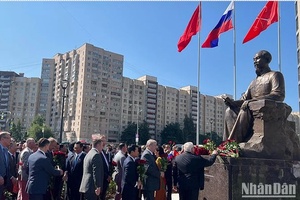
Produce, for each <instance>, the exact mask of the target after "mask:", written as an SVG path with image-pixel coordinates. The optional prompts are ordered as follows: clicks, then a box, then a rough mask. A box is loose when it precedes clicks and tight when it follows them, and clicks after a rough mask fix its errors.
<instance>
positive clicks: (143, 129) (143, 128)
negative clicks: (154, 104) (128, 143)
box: [139, 120, 150, 145]
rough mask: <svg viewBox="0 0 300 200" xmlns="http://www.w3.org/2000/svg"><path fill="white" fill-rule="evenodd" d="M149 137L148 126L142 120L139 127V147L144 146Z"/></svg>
mask: <svg viewBox="0 0 300 200" xmlns="http://www.w3.org/2000/svg"><path fill="white" fill-rule="evenodd" d="M149 137H150V134H149V125H148V123H147V122H146V121H145V120H144V121H143V123H141V124H140V125H139V145H143V144H146V143H147V140H149Z"/></svg>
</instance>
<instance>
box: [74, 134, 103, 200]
mask: <svg viewBox="0 0 300 200" xmlns="http://www.w3.org/2000/svg"><path fill="white" fill-rule="evenodd" d="M92 145H93V148H92V149H91V150H90V151H89V152H88V154H87V155H86V156H85V158H84V160H83V176H82V180H81V184H80V189H79V192H81V193H83V198H82V199H85V200H96V199H97V198H98V196H99V195H100V192H101V190H102V187H103V165H104V164H103V161H102V159H101V155H100V152H102V150H103V141H102V140H100V139H95V140H94V141H93V144H92Z"/></svg>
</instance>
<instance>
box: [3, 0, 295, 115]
mask: <svg viewBox="0 0 300 200" xmlns="http://www.w3.org/2000/svg"><path fill="white" fill-rule="evenodd" d="M197 5H198V2H196V1H195V2H180V1H179V2H0V24H1V28H0V34H1V37H0V52H1V53H0V60H1V63H0V70H11V71H15V72H17V73H20V72H23V73H25V76H26V77H40V72H41V61H42V58H51V57H53V56H54V55H55V54H56V53H65V52H67V51H70V50H72V49H75V48H78V47H80V46H81V45H83V44H84V43H86V42H87V43H91V44H93V45H95V46H97V47H101V48H104V49H105V50H107V51H112V52H116V53H119V54H122V55H124V76H126V77H129V78H132V79H135V78H138V77H141V76H143V75H146V74H147V75H152V76H155V77H157V79H158V82H159V83H160V84H162V85H166V86H170V87H174V88H180V87H184V86H187V85H194V86H197V68H198V66H197V62H198V50H197V48H198V37H197V36H194V37H193V39H192V41H191V42H190V44H189V45H188V46H187V47H186V49H184V50H183V51H182V52H181V53H178V52H177V42H178V40H179V38H180V36H181V35H182V33H183V31H184V29H185V27H186V25H187V23H188V21H189V20H190V18H191V16H192V14H193V12H194V10H195V9H196V6H197ZM228 5H229V2H226V1H225V2H220V1H218V2H217V1H215V2H208V1H205V2H203V3H202V28H201V32H200V42H201V44H202V43H203V42H204V40H205V38H206V36H207V34H208V33H209V32H210V31H211V30H212V29H213V28H214V26H215V25H216V24H217V22H218V21H219V19H220V17H221V16H222V14H223V12H224V11H225V9H226V8H227V6H228ZM264 5H265V2H257V1H255V2H240V1H238V2H236V3H235V14H236V15H235V19H236V22H235V27H236V42H237V45H236V47H237V53H236V55H237V90H236V94H237V98H239V97H240V94H241V93H242V92H244V91H245V90H246V89H247V87H248V85H249V84H250V82H251V80H252V79H254V78H255V72H254V67H253V61H252V58H253V56H254V54H255V53H256V52H258V51H259V50H261V49H266V50H268V51H270V52H271V53H272V55H273V60H272V62H271V64H270V66H271V68H272V69H273V70H278V50H277V37H278V36H277V26H278V23H275V24H272V25H271V26H270V27H269V28H268V29H267V30H266V31H264V32H262V33H261V34H260V35H259V36H258V37H257V38H255V39H253V40H251V41H249V42H248V43H246V44H242V40H243V38H244V36H245V35H246V33H247V32H248V29H249V28H250V26H251V25H252V23H253V21H254V19H255V18H256V16H257V15H258V13H259V12H260V11H261V9H262V8H263V6H264ZM280 15H281V59H282V62H281V65H282V73H283V74H284V76H285V82H286V99H285V102H286V103H287V104H289V105H291V106H292V108H293V111H299V107H298V89H297V82H298V80H297V57H296V56H297V55H296V34H295V5H294V2H280ZM233 55H234V52H233V31H232V30H231V31H229V32H226V33H223V34H222V35H221V36H220V40H219V46H218V47H216V48H212V49H201V56H200V63H201V70H200V72H201V76H200V91H201V93H203V94H207V95H219V94H224V93H227V94H232V95H233V94H234V87H233V86H234V81H233V80H234V76H233V74H234V73H233Z"/></svg>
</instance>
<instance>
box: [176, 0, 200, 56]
mask: <svg viewBox="0 0 300 200" xmlns="http://www.w3.org/2000/svg"><path fill="white" fill-rule="evenodd" d="M200 5H201V4H200ZM200 5H198V6H197V8H196V10H195V12H194V14H193V16H192V18H191V19H190V21H189V24H188V25H187V27H186V29H185V31H184V33H183V34H182V36H181V37H180V39H179V41H178V44H177V47H178V51H179V52H181V51H182V50H183V49H184V48H185V47H186V46H187V45H188V44H189V43H190V41H191V39H192V36H193V35H196V34H197V32H198V31H199V30H200V23H201V13H200Z"/></svg>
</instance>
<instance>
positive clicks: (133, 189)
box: [121, 144, 141, 200]
mask: <svg viewBox="0 0 300 200" xmlns="http://www.w3.org/2000/svg"><path fill="white" fill-rule="evenodd" d="M127 151H128V156H127V158H126V159H125V160H124V163H123V167H122V171H123V172H122V181H121V191H122V200H136V199H137V196H138V194H137V192H138V188H137V187H138V185H140V186H141V183H138V173H137V165H136V163H135V158H137V157H138V156H139V149H138V146H137V145H134V144H133V145H130V146H129V147H128V150H127Z"/></svg>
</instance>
